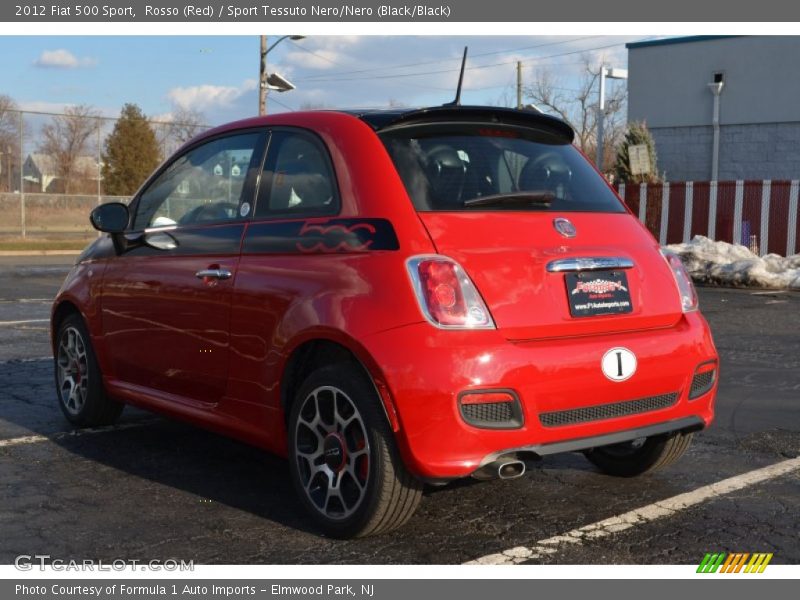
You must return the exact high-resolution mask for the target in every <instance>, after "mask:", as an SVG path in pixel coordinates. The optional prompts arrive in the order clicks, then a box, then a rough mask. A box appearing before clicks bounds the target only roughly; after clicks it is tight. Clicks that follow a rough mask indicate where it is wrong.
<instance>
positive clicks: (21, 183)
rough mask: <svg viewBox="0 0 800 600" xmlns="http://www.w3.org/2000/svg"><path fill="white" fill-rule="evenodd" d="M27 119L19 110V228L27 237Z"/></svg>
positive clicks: (23, 235) (22, 234)
mask: <svg viewBox="0 0 800 600" xmlns="http://www.w3.org/2000/svg"><path fill="white" fill-rule="evenodd" d="M24 130H25V121H24V116H23V113H22V111H19V229H20V235H21V236H22V237H25V236H26V234H27V231H26V225H25V177H24V176H23V166H24V165H25V159H24V158H23V155H22V146H23V131H24Z"/></svg>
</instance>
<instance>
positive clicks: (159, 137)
mask: <svg viewBox="0 0 800 600" xmlns="http://www.w3.org/2000/svg"><path fill="white" fill-rule="evenodd" d="M151 125H152V127H153V131H154V132H155V134H156V141H157V142H158V147H159V148H160V149H161V155H162V156H169V155H170V154H172V153H173V152H175V150H177V149H178V148H180V147H181V146H183V144H185V143H186V142H188V141H189V140H191V139H192V138H193V137H194V136H196V135H198V134H199V133H201V132H203V131H205V130H206V129H208V127H209V126H208V124H207V123H206V116H205V115H204V114H203V113H202V112H200V111H198V110H194V109H192V108H186V107H184V106H178V105H175V106H174V107H173V108H172V111H170V113H169V116H168V117H166V118H162V119H159V120H158V121H157V122H154V123H151Z"/></svg>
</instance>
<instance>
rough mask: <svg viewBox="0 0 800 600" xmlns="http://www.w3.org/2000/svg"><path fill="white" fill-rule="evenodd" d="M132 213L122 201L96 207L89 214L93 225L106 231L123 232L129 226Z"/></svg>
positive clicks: (99, 229)
mask: <svg viewBox="0 0 800 600" xmlns="http://www.w3.org/2000/svg"><path fill="white" fill-rule="evenodd" d="M129 220H130V213H129V212H128V207H127V205H125V204H122V202H109V203H108V204H101V205H100V206H98V207H96V208H95V209H94V210H93V211H92V213H91V214H90V215H89V221H91V223H92V227H94V228H95V229H97V230H98V231H103V232H105V233H122V232H124V231H125V229H126V228H127V227H128V221H129Z"/></svg>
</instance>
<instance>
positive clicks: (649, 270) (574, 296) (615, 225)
mask: <svg viewBox="0 0 800 600" xmlns="http://www.w3.org/2000/svg"><path fill="white" fill-rule="evenodd" d="M379 134H380V135H381V137H382V139H383V140H384V143H385V145H386V147H387V149H388V151H389V154H390V155H391V156H392V159H393V160H394V163H395V165H396V167H397V169H398V173H399V174H400V176H401V178H402V179H403V182H404V184H405V186H406V189H407V191H408V193H409V196H410V198H411V200H412V202H413V203H414V205H415V207H416V208H417V211H418V215H419V218H420V219H421V221H422V223H423V224H424V226H425V228H426V229H427V231H428V233H429V235H430V237H431V239H432V241H433V243H434V245H435V246H436V249H437V252H439V253H441V254H443V255H446V256H449V257H450V258H452V259H454V260H456V261H457V262H458V263H459V264H461V266H462V267H463V268H464V269H465V270H466V272H467V274H468V275H469V277H470V278H471V279H472V281H473V282H474V283H475V285H476V286H477V289H478V291H479V292H480V294H481V295H482V297H483V299H484V301H485V302H486V305H487V307H488V309H489V311H490V313H491V315H492V317H493V319H494V322H495V325H496V326H497V328H498V330H499V331H500V332H501V333H502V334H503V335H504V336H505V337H506V338H508V339H511V340H527V339H542V338H552V337H568V336H581V335H597V334H608V333H615V332H621V331H631V330H646V329H656V328H664V327H670V326H672V325H674V324H676V323H677V322H678V321H679V320H680V318H681V314H682V310H681V304H680V300H679V297H678V293H677V290H676V287H675V281H674V278H673V275H672V273H671V271H670V269H669V267H668V266H667V264H666V262H665V261H664V259H663V257H662V256H661V254H660V252H659V250H658V245H657V244H656V242H655V240H654V239H653V238H652V236H651V235H650V234H649V233H648V232H647V231H646V229H645V228H644V227H643V226H642V225H641V224H640V223H639V222H638V221H637V220H636V219H635V217H633V216H632V215H631V214H630V213H629V212H627V211H626V210H625V208H624V206H623V205H622V203H621V201H620V200H619V199H618V198H617V197H616V196H615V194H614V193H613V192H612V191H611V190H610V188H609V187H608V186H607V185H606V183H605V181H603V179H602V177H601V176H600V175H599V174H598V173H597V172H596V171H595V170H594V169H593V168H592V167H591V165H589V163H588V161H587V160H586V159H585V158H584V157H583V156H582V155H581V154H580V152H578V151H577V149H575V148H574V147H573V146H572V144H571V141H572V131H571V129H569V128H568V127H567V126H566V125H565V124H564V123H563V122H561V121H558V120H556V119H552V118H550V117H545V116H544V115H539V114H535V113H530V114H529V113H523V112H520V111H506V110H503V109H470V108H465V109H454V108H451V109H440V110H429V111H424V112H421V113H411V115H409V116H405V117H404V118H402V119H400V120H399V121H395V122H394V123H391V124H389V125H388V126H384V127H383V128H382V129H380V130H379Z"/></svg>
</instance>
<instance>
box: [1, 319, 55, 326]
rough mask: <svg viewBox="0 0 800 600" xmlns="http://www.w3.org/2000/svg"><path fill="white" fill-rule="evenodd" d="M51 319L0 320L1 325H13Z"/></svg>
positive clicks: (42, 321)
mask: <svg viewBox="0 0 800 600" xmlns="http://www.w3.org/2000/svg"><path fill="white" fill-rule="evenodd" d="M49 322H50V319H25V320H24V321H0V327H3V326H6V327H8V326H13V325H27V324H28V323H49Z"/></svg>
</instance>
